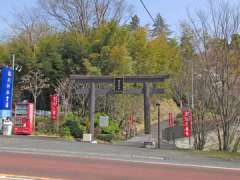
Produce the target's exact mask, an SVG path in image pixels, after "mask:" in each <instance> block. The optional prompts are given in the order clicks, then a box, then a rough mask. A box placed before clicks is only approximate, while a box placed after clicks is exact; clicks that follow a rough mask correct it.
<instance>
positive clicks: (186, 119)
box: [182, 110, 192, 137]
mask: <svg viewBox="0 0 240 180" xmlns="http://www.w3.org/2000/svg"><path fill="white" fill-rule="evenodd" d="M182 117H183V129H184V137H190V136H191V124H192V112H191V111H189V110H184V111H183V114H182Z"/></svg>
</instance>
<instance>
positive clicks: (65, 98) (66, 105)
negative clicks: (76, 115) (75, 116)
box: [56, 78, 73, 114]
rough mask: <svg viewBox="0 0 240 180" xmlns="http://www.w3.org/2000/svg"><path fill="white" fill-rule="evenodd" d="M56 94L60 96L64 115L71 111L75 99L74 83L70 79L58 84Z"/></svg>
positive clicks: (60, 81)
mask: <svg viewBox="0 0 240 180" xmlns="http://www.w3.org/2000/svg"><path fill="white" fill-rule="evenodd" d="M56 92H57V94H58V95H59V98H60V103H61V104H62V109H63V112H64V114H65V113H68V112H69V111H70V110H71V106H72V104H71V103H72V98H73V82H72V81H71V80H70V79H69V78H65V79H62V80H59V81H58V82H57V87H56Z"/></svg>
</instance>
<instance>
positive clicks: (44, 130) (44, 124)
mask: <svg viewBox="0 0 240 180" xmlns="http://www.w3.org/2000/svg"><path fill="white" fill-rule="evenodd" d="M36 132H37V133H40V134H56V133H57V131H56V128H55V126H54V123H53V121H52V120H51V119H50V118H49V117H36Z"/></svg>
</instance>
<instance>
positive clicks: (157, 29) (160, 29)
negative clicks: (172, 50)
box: [151, 13, 171, 38]
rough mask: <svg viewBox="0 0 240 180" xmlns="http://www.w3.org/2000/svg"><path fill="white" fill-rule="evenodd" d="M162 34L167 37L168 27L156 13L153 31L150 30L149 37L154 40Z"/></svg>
mask: <svg viewBox="0 0 240 180" xmlns="http://www.w3.org/2000/svg"><path fill="white" fill-rule="evenodd" d="M162 34H165V35H166V36H167V37H168V36H169V35H170V34H171V31H170V30H169V25H168V24H166V23H165V20H164V19H163V17H162V16H161V15H160V13H158V14H157V16H156V18H155V21H154V24H153V29H152V30H151V35H152V37H153V38H156V37H160V36H161V35H162Z"/></svg>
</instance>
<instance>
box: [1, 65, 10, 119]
mask: <svg viewBox="0 0 240 180" xmlns="http://www.w3.org/2000/svg"><path fill="white" fill-rule="evenodd" d="M12 87H13V69H12V68H11V67H7V66H3V67H2V72H1V87H0V112H1V113H0V116H1V117H3V116H5V117H6V116H11V112H12V92H13V90H12Z"/></svg>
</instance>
